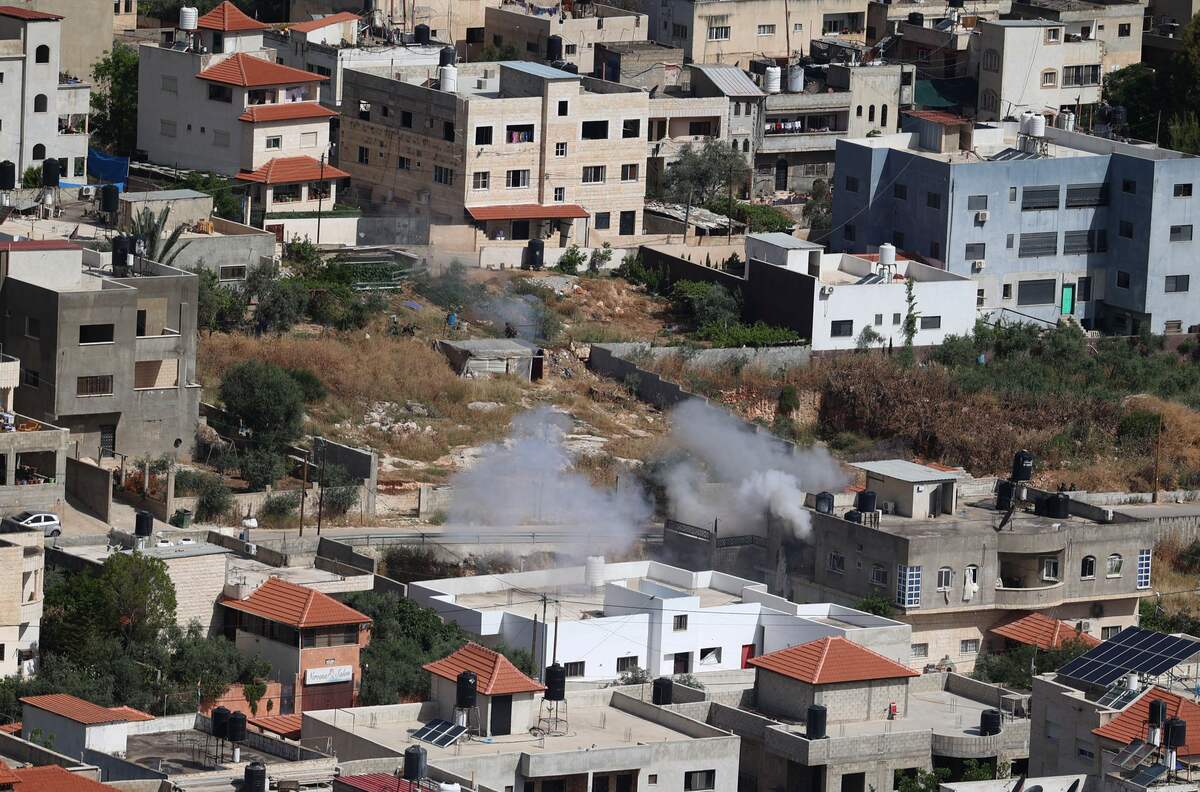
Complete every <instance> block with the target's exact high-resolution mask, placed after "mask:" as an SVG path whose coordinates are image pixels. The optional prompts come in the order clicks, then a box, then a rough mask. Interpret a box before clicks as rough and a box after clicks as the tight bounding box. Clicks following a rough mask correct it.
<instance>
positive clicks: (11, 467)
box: [4, 451, 17, 487]
mask: <svg viewBox="0 0 1200 792" xmlns="http://www.w3.org/2000/svg"><path fill="white" fill-rule="evenodd" d="M4 462H5V465H4V484H5V485H6V486H9V487H11V486H13V485H15V484H16V483H17V452H16V451H9V452H8V453H7V454H5V455H4Z"/></svg>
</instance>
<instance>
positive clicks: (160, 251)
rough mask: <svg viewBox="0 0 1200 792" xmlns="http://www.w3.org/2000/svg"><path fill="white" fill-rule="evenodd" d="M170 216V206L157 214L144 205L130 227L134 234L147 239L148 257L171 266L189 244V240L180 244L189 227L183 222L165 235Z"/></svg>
mask: <svg viewBox="0 0 1200 792" xmlns="http://www.w3.org/2000/svg"><path fill="white" fill-rule="evenodd" d="M170 216H171V207H170V206H166V207H164V208H163V210H162V211H161V212H159V213H158V214H157V215H156V214H154V212H152V211H150V208H149V207H144V208H143V209H142V211H140V212H138V213H137V214H136V215H134V216H133V224H132V227H131V228H130V232H131V233H132V234H133V235H134V236H137V237H141V238H142V239H143V240H144V241H145V243H146V258H148V259H150V260H151V261H157V262H158V263H159V264H166V265H167V266H171V264H173V263H174V262H175V259H177V258H179V254H180V253H182V252H183V249H184V248H186V247H187V246H188V244H189V243H188V242H184V243H183V244H182V245H181V244H179V237H180V236H182V235H183V232H184V230H185V229H186V227H187V226H185V225H182V224H180V225H178V226H176V227H175V228H174V230H172V231H171V233H169V234H167V235H166V236H165V237H164V236H163V232H164V231H165V230H166V228H167V219H168V218H170Z"/></svg>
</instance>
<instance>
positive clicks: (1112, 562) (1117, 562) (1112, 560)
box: [1106, 553, 1121, 577]
mask: <svg viewBox="0 0 1200 792" xmlns="http://www.w3.org/2000/svg"><path fill="white" fill-rule="evenodd" d="M1106 574H1107V575H1108V576H1109V577H1120V576H1121V554H1120V553H1113V554H1112V555H1110V556H1109V557H1108V571H1107V573H1106Z"/></svg>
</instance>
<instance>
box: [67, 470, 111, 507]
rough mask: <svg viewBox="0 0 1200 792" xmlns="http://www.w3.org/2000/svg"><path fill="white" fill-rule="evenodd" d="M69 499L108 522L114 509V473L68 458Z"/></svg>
mask: <svg viewBox="0 0 1200 792" xmlns="http://www.w3.org/2000/svg"><path fill="white" fill-rule="evenodd" d="M66 486H67V489H66V492H67V497H69V498H72V499H74V500H76V501H78V502H79V503H80V505H82V506H83V507H84V508H85V509H87V510H88V511H89V512H90V513H91V514H92V516H93V517H96V518H98V519H100V520H103V521H104V522H108V516H109V512H110V511H111V509H112V498H113V491H112V471H109V470H105V469H104V468H101V467H97V466H96V465H93V464H91V463H89V462H82V461H80V460H78V459H72V458H71V457H67V482H66Z"/></svg>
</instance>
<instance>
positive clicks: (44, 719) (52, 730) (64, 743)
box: [21, 704, 128, 757]
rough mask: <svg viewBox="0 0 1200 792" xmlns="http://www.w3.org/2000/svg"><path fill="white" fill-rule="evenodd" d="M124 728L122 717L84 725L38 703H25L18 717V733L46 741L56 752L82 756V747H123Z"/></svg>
mask: <svg viewBox="0 0 1200 792" xmlns="http://www.w3.org/2000/svg"><path fill="white" fill-rule="evenodd" d="M127 735H128V728H127V724H126V723H125V721H118V722H116V723H101V724H96V725H94V726H85V725H84V724H82V723H77V722H76V721H73V720H71V719H70V718H64V717H62V716H61V715H56V714H54V713H53V712H47V711H46V710H44V709H41V708H39V707H33V706H30V705H28V704H26V705H25V707H24V708H23V711H22V717H21V737H22V738H23V739H26V740H29V739H32V738H34V737H36V742H38V743H39V744H41V745H46V746H48V747H49V748H51V749H52V750H54V751H57V752H58V753H61V754H65V755H67V756H71V757H82V755H83V749H84V748H91V749H93V750H96V751H103V752H104V753H110V754H111V753H119V752H122V751H124V750H125V740H126V737H127Z"/></svg>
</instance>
